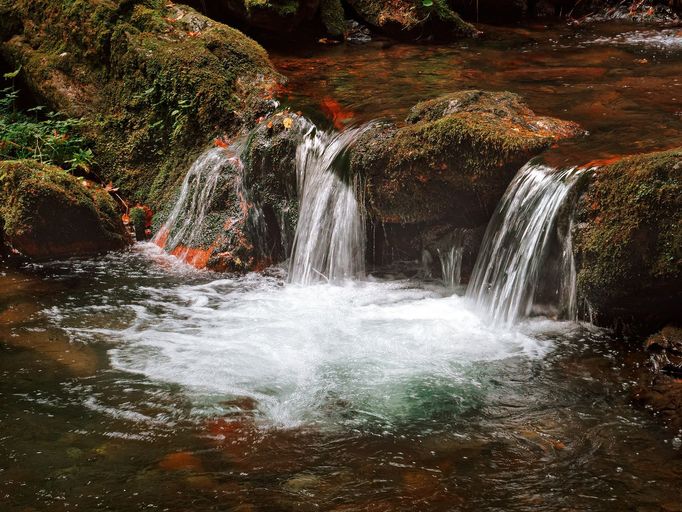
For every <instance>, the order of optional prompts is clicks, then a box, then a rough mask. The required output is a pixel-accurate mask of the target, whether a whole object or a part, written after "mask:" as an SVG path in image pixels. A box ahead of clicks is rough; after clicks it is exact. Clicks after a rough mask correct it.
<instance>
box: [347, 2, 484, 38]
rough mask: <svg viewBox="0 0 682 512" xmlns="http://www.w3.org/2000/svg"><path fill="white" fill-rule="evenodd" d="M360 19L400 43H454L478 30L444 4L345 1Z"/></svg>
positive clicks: (473, 34)
mask: <svg viewBox="0 0 682 512" xmlns="http://www.w3.org/2000/svg"><path fill="white" fill-rule="evenodd" d="M346 3H347V4H348V5H349V6H350V8H351V9H352V10H353V11H354V12H355V13H356V15H357V17H358V18H360V19H361V20H362V21H364V22H365V23H367V24H368V25H370V26H371V27H373V28H374V29H375V30H378V31H379V32H382V33H384V34H386V35H389V36H391V37H395V38H397V39H429V38H433V39H438V40H451V39H456V38H461V37H472V36H475V35H477V34H478V30H476V28H475V27H474V26H473V25H471V24H470V23H467V22H466V21H464V20H462V18H460V17H459V15H458V14H457V13H456V12H454V11H453V10H452V9H450V7H449V6H448V4H447V2H446V1H445V0H433V1H432V2H431V5H425V4H426V2H422V0H393V1H391V2H385V1H383V0H346Z"/></svg>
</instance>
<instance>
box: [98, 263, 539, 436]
mask: <svg viewBox="0 0 682 512" xmlns="http://www.w3.org/2000/svg"><path fill="white" fill-rule="evenodd" d="M131 308H132V309H133V310H134V313H135V320H134V321H133V323H132V325H130V327H128V328H126V329H124V330H120V331H112V330H110V331H106V332H105V333H106V334H107V335H110V336H112V335H113V337H114V338H118V339H119V340H120V341H119V343H118V346H117V347H116V348H114V349H112V350H111V351H110V357H111V361H112V364H113V366H114V367H115V368H117V369H120V370H125V371H129V372H136V373H141V374H143V375H145V376H147V377H148V378H150V379H153V380H156V381H161V382H164V383H172V384H179V385H180V386H182V387H183V389H184V390H185V392H186V393H187V394H188V395H189V396H190V399H191V400H193V402H194V403H195V405H196V407H197V409H198V410H202V409H204V410H210V411H212V412H215V409H216V408H219V407H220V403H221V402H224V401H229V400H234V399H242V398H250V399H252V400H251V402H255V403H256V404H257V405H256V407H257V411H256V414H257V416H258V418H259V419H260V420H261V421H262V422H263V423H264V424H266V425H272V426H277V427H294V426H301V425H305V424H325V425H328V426H331V425H333V424H337V423H338V422H340V421H341V422H344V423H347V422H350V423H364V422H366V421H367V420H370V421H379V422H381V423H382V424H384V425H391V424H394V423H396V422H398V423H399V422H400V421H402V420H408V419H411V420H414V419H415V416H416V417H417V419H418V418H420V417H424V416H428V414H429V410H428V408H429V405H428V403H427V402H429V401H430V400H431V399H430V398H429V397H423V396H422V394H421V391H422V390H423V389H425V388H426V387H428V388H429V389H430V390H431V392H432V393H435V395H444V396H447V397H448V398H447V399H446V401H447V400H453V401H454V402H456V403H462V404H464V406H465V405H466V404H465V402H467V401H471V400H475V397H476V396H478V395H480V394H481V393H484V392H485V380H486V379H485V375H486V366H487V363H490V362H492V361H500V360H504V359H508V358H515V357H516V358H539V357H542V356H543V355H544V354H546V353H547V351H548V350H549V349H550V348H551V344H549V343H548V342H544V341H539V340H538V339H535V338H533V337H530V336H527V335H525V334H523V333H521V332H519V331H516V330H499V329H495V328H492V327H490V326H489V325H488V324H487V322H485V321H484V320H482V316H479V315H478V314H477V313H476V312H475V311H474V310H473V309H472V306H471V305H470V303H469V302H468V301H467V300H466V299H464V298H461V297H458V296H450V297H442V296H441V295H439V294H438V293H437V292H435V291H428V290H425V289H422V288H421V287H419V286H417V285H415V284H414V283H410V282H407V281H398V282H378V281H356V282H348V283H346V284H344V285H328V284H319V285H313V286H300V285H289V284H287V285H284V284H283V283H282V282H281V281H279V280H276V279H272V278H265V277H260V276H254V275H252V276H247V277H245V278H243V279H237V280H233V279H218V280H215V281H213V282H209V283H206V284H199V285H192V286H185V285H180V286H176V287H171V288H165V289H149V290H148V298H147V299H146V300H144V301H142V302H140V303H138V304H136V305H134V306H131ZM100 333H102V331H100Z"/></svg>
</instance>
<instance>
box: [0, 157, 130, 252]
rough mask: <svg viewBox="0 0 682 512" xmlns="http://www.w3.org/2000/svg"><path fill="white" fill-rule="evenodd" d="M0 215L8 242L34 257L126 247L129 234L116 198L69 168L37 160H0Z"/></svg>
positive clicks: (15, 248) (104, 250) (17, 249)
mask: <svg viewBox="0 0 682 512" xmlns="http://www.w3.org/2000/svg"><path fill="white" fill-rule="evenodd" d="M0 176H3V179H2V181H1V182H0V218H2V224H3V226H4V229H3V230H4V239H5V242H6V243H7V244H8V245H9V246H11V247H12V248H13V249H14V250H16V251H18V252H20V253H21V254H23V255H24V256H27V257H29V258H32V259H37V260H45V259H54V258H66V257H71V256H86V255H92V254H98V253H102V252H106V251H111V250H116V249H122V248H124V247H125V246H126V245H128V244H129V243H130V239H129V237H128V235H127V232H126V231H125V228H124V226H123V223H122V222H121V219H120V216H119V212H118V209H117V206H116V203H115V202H114V201H113V200H112V199H111V197H110V196H109V194H108V193H107V192H106V191H105V190H104V189H102V188H98V187H91V188H86V187H85V186H84V185H83V184H82V183H81V181H80V180H78V179H77V178H75V177H73V176H71V175H70V174H68V173H67V172H66V171H64V170H62V169H60V168H58V167H53V166H50V165H44V164H41V163H39V162H36V161H34V160H19V161H4V162H0Z"/></svg>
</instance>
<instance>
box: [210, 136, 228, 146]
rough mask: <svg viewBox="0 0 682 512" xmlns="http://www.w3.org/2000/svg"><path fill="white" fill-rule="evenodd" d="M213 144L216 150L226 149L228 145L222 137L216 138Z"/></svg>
mask: <svg viewBox="0 0 682 512" xmlns="http://www.w3.org/2000/svg"><path fill="white" fill-rule="evenodd" d="M213 144H215V146H216V147H217V148H226V147H228V146H229V144H228V143H227V142H226V141H225V139H223V138H222V137H218V138H217V139H215V140H214V141H213Z"/></svg>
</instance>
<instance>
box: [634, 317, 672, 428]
mask: <svg viewBox="0 0 682 512" xmlns="http://www.w3.org/2000/svg"><path fill="white" fill-rule="evenodd" d="M644 346H645V348H646V351H647V353H648V355H649V358H650V363H651V364H650V369H651V371H652V373H653V376H652V375H646V376H644V377H643V378H640V383H639V384H638V385H637V386H635V388H634V391H633V394H634V398H635V401H637V402H639V403H641V404H643V405H645V406H646V407H647V408H649V409H651V410H652V411H653V412H654V413H656V414H658V415H660V416H662V417H663V418H664V419H665V420H666V421H667V422H668V423H669V424H671V425H672V426H673V427H675V428H682V327H680V326H679V325H675V324H670V325H667V326H665V327H664V328H663V329H661V330H660V331H659V332H657V333H655V334H653V335H651V336H650V337H649V338H648V339H647V340H646V342H645V343H644Z"/></svg>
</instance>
